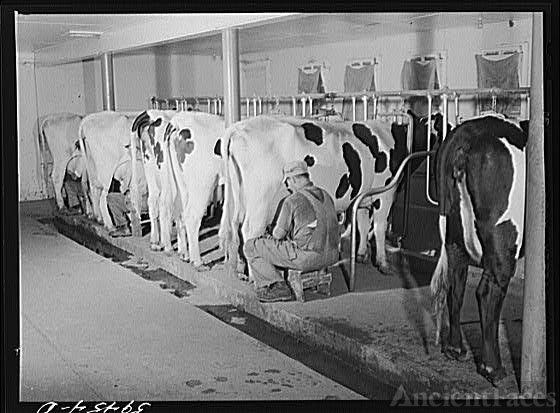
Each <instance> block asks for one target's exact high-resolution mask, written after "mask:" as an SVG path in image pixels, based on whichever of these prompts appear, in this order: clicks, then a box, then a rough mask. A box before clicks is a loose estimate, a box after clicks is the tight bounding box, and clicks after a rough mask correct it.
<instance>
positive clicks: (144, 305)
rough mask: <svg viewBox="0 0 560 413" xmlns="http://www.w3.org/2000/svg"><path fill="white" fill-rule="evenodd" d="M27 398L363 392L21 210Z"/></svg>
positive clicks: (23, 396)
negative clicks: (221, 319) (348, 386)
mask: <svg viewBox="0 0 560 413" xmlns="http://www.w3.org/2000/svg"><path fill="white" fill-rule="evenodd" d="M20 242H21V250H20V251H21V256H20V258H21V277H20V292H21V338H22V345H21V349H22V351H21V371H20V372H21V384H20V400H21V401H48V400H56V401H58V402H61V401H72V400H74V401H75V400H89V401H94V400H131V399H132V400H153V401H156V400H271V399H274V400H282V399H298V400H304V399H360V398H362V397H361V396H360V395H358V394H356V393H354V392H353V391H351V390H349V389H347V388H345V387H343V386H341V385H339V384H337V383H335V382H333V381H332V380H330V379H328V378H326V377H324V376H322V375H320V374H318V373H316V372H315V371H313V370H311V369H309V368H307V367H306V366H304V365H303V364H301V363H299V362H297V361H295V360H292V359H290V358H289V357H287V356H285V355H284V354H282V353H279V352H278V351H276V350H274V349H272V348H271V347H269V346H267V345H265V344H263V343H261V342H259V341H257V340H255V339H253V338H251V337H249V336H247V335H245V334H243V333H241V332H239V331H238V330H236V329H234V328H232V327H231V326H228V325H227V324H224V323H222V322H221V321H219V320H217V319H216V318H214V317H212V316H210V315H209V314H207V313H205V312H204V311H202V310H200V309H198V308H196V307H195V306H194V305H195V304H196V305H201V304H206V305H217V304H223V303H224V301H223V300H220V299H217V298H216V296H215V295H214V294H213V292H212V291H210V290H209V289H208V288H204V287H199V288H194V289H192V290H190V291H189V294H188V295H187V297H185V298H178V297H177V296H175V295H173V294H170V291H169V290H166V289H163V288H160V286H159V285H158V283H157V282H150V281H146V280H144V279H142V278H140V277H138V276H137V275H135V274H134V273H133V272H132V271H130V270H127V269H126V268H123V267H122V266H120V265H118V264H116V263H114V262H112V261H111V260H109V259H107V258H103V257H102V256H99V255H97V254H96V253H94V252H93V251H90V250H89V249H86V248H85V247H83V246H81V245H79V244H77V243H75V242H73V241H71V240H70V239H68V238H66V237H64V236H62V235H60V234H59V233H58V232H56V231H55V230H53V228H52V227H49V226H46V225H43V224H41V223H39V222H38V221H37V220H35V219H34V218H32V217H27V216H20Z"/></svg>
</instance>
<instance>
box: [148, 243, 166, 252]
mask: <svg viewBox="0 0 560 413" xmlns="http://www.w3.org/2000/svg"><path fill="white" fill-rule="evenodd" d="M150 249H151V250H152V251H163V245H161V244H160V243H158V242H152V243H150Z"/></svg>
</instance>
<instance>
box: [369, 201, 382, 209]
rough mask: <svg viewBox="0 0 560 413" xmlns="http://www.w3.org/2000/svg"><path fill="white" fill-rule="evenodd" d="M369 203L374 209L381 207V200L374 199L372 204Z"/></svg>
mask: <svg viewBox="0 0 560 413" xmlns="http://www.w3.org/2000/svg"><path fill="white" fill-rule="evenodd" d="M371 205H373V208H374V209H379V208H381V200H380V199H376V200H375V201H373V204H371Z"/></svg>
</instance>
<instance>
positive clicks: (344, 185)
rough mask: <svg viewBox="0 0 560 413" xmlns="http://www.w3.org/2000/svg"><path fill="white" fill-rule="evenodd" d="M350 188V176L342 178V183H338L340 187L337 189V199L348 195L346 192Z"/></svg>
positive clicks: (346, 175)
mask: <svg viewBox="0 0 560 413" xmlns="http://www.w3.org/2000/svg"><path fill="white" fill-rule="evenodd" d="M349 187H350V180H349V179H348V174H344V175H342V176H341V177H340V181H339V182H338V186H337V187H336V192H335V196H336V199H340V198H342V197H343V196H344V195H346V191H348V188H349Z"/></svg>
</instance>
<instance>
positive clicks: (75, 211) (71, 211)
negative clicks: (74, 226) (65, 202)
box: [60, 205, 82, 215]
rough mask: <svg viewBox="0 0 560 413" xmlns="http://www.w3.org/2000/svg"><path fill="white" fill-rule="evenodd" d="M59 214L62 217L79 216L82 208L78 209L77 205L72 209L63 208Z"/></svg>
mask: <svg viewBox="0 0 560 413" xmlns="http://www.w3.org/2000/svg"><path fill="white" fill-rule="evenodd" d="M60 213H61V214H62V215H81V214H82V208H80V206H79V205H77V206H74V207H72V208H63V209H61V210H60Z"/></svg>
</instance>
